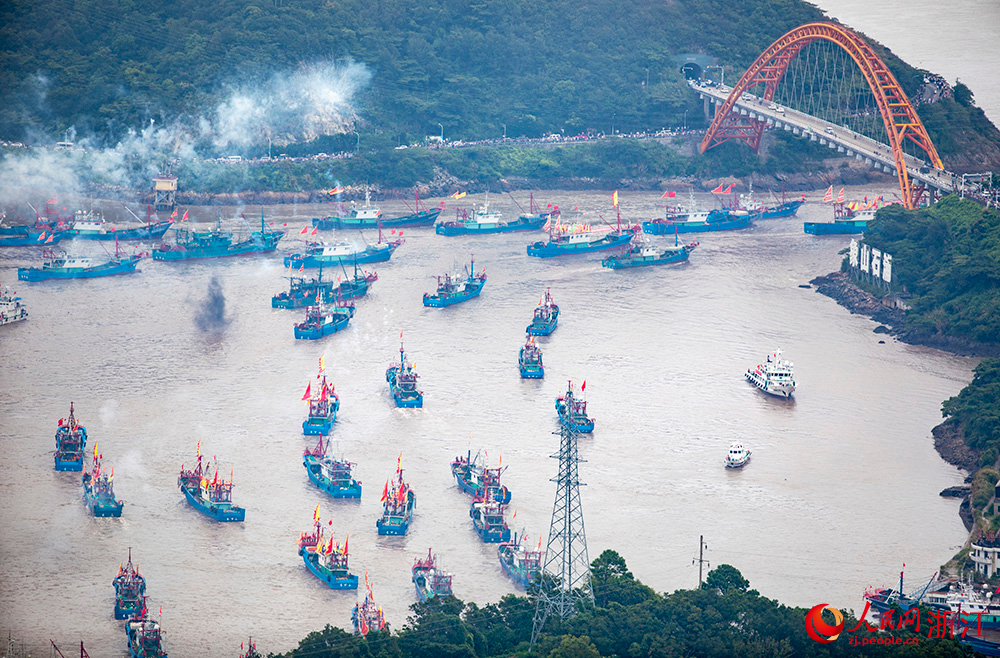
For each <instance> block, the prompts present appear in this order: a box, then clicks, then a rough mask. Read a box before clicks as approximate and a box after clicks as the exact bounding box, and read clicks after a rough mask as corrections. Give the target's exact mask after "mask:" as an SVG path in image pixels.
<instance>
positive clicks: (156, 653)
mask: <svg viewBox="0 0 1000 658" xmlns="http://www.w3.org/2000/svg"><path fill="white" fill-rule="evenodd" d="M125 636H126V638H127V640H128V652H129V658H167V652H166V651H164V650H163V631H162V630H160V622H159V621H156V620H154V619H152V618H151V617H150V616H149V612H148V610H147V609H146V597H145V596H143V597H142V606H141V609H140V610H139V612H137V613H136V614H135V615H133V616H132V618H131V619H129V620H128V621H127V622H125Z"/></svg>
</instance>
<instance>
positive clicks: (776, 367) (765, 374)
mask: <svg viewBox="0 0 1000 658" xmlns="http://www.w3.org/2000/svg"><path fill="white" fill-rule="evenodd" d="M744 376H745V377H746V379H747V381H748V382H750V383H751V384H753V385H754V386H756V387H757V388H759V389H760V390H762V391H764V392H765V393H768V394H770V395H775V396H777V397H779V398H789V397H791V396H792V393H794V392H795V376H794V374H793V373H792V362H791V361H787V360H785V359H783V358H781V350H780V349H779V350H775V351H774V352H773V353H772V354H768V355H767V359H765V361H764V363H761V364H758V365H757V366H755V367H753V368H747V372H746V374H745V375H744Z"/></svg>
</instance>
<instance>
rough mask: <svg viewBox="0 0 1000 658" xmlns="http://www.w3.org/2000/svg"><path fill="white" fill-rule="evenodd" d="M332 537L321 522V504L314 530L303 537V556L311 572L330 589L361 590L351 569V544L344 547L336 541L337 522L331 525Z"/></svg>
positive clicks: (345, 540)
mask: <svg viewBox="0 0 1000 658" xmlns="http://www.w3.org/2000/svg"><path fill="white" fill-rule="evenodd" d="M327 525H328V526H329V527H330V536H329V537H327V536H326V534H325V532H324V530H325V528H324V526H323V524H322V523H321V522H320V520H319V505H317V506H316V511H315V512H313V531H312V533H310V534H307V533H305V532H303V533H300V534H299V556H300V557H302V562H303V563H304V564H305V565H306V568H307V569H308V570H309V572H310V573H311V574H312V575H314V576H316V577H317V578H319V579H320V580H321V581H323V582H324V583H326V585H327V587H329V588H330V589H357V588H358V577H357V576H356V575H355V574H352V573H351V572H350V570H349V569H348V564H347V562H348V552H347V542H348V540H349V539H350V537H349V536H345V537H344V545H343V546H341V545H340V543H339V542H334V537H333V521H332V520H331V521H330V522H329V524H327Z"/></svg>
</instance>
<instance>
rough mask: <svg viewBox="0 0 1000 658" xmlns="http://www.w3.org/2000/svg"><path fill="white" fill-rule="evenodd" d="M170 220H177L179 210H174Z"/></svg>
mask: <svg viewBox="0 0 1000 658" xmlns="http://www.w3.org/2000/svg"><path fill="white" fill-rule="evenodd" d="M170 219H171V220H175V219H177V208H174V211H173V212H172V213H170Z"/></svg>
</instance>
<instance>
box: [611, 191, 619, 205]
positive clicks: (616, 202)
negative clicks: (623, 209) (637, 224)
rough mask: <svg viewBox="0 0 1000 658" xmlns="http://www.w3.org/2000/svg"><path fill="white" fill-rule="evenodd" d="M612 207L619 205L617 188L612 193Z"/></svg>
mask: <svg viewBox="0 0 1000 658" xmlns="http://www.w3.org/2000/svg"><path fill="white" fill-rule="evenodd" d="M611 207H612V208H617V207H618V190H615V193H614V194H612V195H611Z"/></svg>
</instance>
